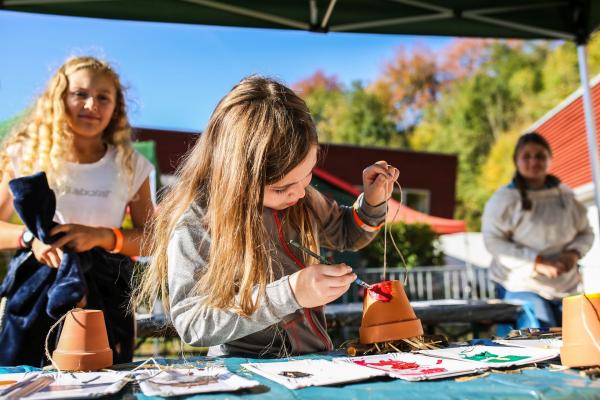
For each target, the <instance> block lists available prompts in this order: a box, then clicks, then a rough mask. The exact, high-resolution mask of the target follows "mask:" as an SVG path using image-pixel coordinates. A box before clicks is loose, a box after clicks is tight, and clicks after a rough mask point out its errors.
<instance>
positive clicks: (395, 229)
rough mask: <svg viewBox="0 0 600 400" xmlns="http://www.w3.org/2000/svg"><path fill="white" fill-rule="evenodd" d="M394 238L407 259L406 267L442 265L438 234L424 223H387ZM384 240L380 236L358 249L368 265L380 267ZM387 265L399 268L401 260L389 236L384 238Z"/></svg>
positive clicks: (381, 265)
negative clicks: (385, 239) (386, 238)
mask: <svg viewBox="0 0 600 400" xmlns="http://www.w3.org/2000/svg"><path fill="white" fill-rule="evenodd" d="M390 232H391V234H392V235H393V237H394V241H395V242H396V244H397V245H398V248H399V250H400V251H401V253H402V256H403V257H404V260H405V261H406V266H407V267H408V268H412V267H418V266H431V265H442V264H443V261H444V260H443V256H442V253H441V250H440V245H439V236H438V235H437V234H436V233H435V232H434V231H433V230H432V229H431V226H429V225H427V224H403V223H396V224H391V225H390ZM383 254H384V240H383V235H379V237H377V238H376V239H375V240H374V241H373V242H371V243H370V244H369V245H368V246H367V247H365V248H364V249H362V250H361V255H362V256H363V257H364V258H365V260H366V261H367V266H368V267H373V268H381V267H383ZM387 263H388V267H392V268H393V267H402V266H403V264H402V259H401V257H400V255H399V254H398V253H397V252H396V250H395V249H394V247H393V245H392V243H391V242H390V239H389V237H388V240H387Z"/></svg>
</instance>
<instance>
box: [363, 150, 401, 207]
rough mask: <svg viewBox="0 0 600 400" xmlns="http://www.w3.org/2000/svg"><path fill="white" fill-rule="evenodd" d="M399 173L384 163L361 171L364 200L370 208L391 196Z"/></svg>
mask: <svg viewBox="0 0 600 400" xmlns="http://www.w3.org/2000/svg"><path fill="white" fill-rule="evenodd" d="M399 176H400V171H399V170H398V168H395V167H393V166H391V165H389V164H388V163H387V162H385V161H377V162H376V163H375V164H373V165H369V166H368V167H367V168H365V169H364V170H363V187H364V192H365V200H366V201H367V203H368V204H370V205H372V206H376V205H379V204H381V203H383V202H385V201H387V199H389V198H390V196H391V195H392V191H393V190H394V182H395V181H397V180H398V177H399Z"/></svg>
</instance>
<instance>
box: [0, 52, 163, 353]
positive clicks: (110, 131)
mask: <svg viewBox="0 0 600 400" xmlns="http://www.w3.org/2000/svg"><path fill="white" fill-rule="evenodd" d="M152 169H153V167H152V164H151V163H150V162H149V161H147V160H146V159H145V158H144V157H142V156H141V155H140V154H139V153H137V152H136V151H134V149H133V148H132V146H131V138H130V125H129V122H128V119H127V114H126V104H125V96H124V90H123V87H122V86H121V82H120V79H119V76H118V75H117V73H116V72H115V71H114V70H113V69H112V68H111V66H110V65H109V64H107V63H106V62H104V61H101V60H98V59H96V58H93V57H74V58H70V59H68V60H67V61H66V62H65V63H64V64H63V65H62V66H61V67H60V68H59V69H58V70H57V71H56V73H55V74H54V75H53V76H52V78H51V79H50V81H49V83H48V86H47V88H46V90H45V91H44V92H43V94H42V95H41V96H40V97H39V98H38V99H37V101H36V102H35V104H34V106H33V107H32V108H31V110H30V111H29V113H28V115H26V116H25V117H24V118H23V120H22V123H21V124H20V125H19V126H17V127H16V129H14V130H13V131H12V133H11V134H10V135H9V136H8V137H7V138H6V139H5V141H4V143H3V144H2V147H1V149H0V172H1V178H2V179H1V181H0V249H2V250H18V253H17V254H20V253H19V251H20V252H21V253H24V252H27V251H31V252H32V254H33V256H34V257H35V259H37V261H38V262H39V263H40V264H43V265H46V266H47V267H49V268H58V267H59V266H60V264H61V261H62V258H63V250H64V249H68V250H69V251H72V252H76V253H82V252H86V251H88V250H91V249H104V250H106V251H107V252H106V253H108V252H112V253H120V254H122V255H124V256H135V255H139V254H140V248H141V247H140V246H141V237H142V233H143V229H144V227H145V225H146V222H147V221H148V219H149V217H150V215H151V213H152V210H153V202H152V199H151V190H150V183H149V182H150V181H149V176H150V173H151V172H152ZM40 171H43V172H45V173H46V176H47V178H48V183H49V185H50V188H51V189H52V190H53V191H54V193H55V195H56V214H55V216H54V221H55V222H57V223H58V225H57V226H55V227H54V228H53V229H52V230H51V231H50V235H51V236H52V237H54V236H55V235H58V234H62V237H60V238H59V239H58V240H56V241H55V242H53V243H52V244H45V243H43V242H41V241H40V240H38V239H37V238H35V237H34V236H33V234H32V233H31V232H29V231H27V229H25V228H24V227H23V226H22V225H18V224H14V223H11V222H8V221H9V219H10V216H11V215H12V214H13V212H14V207H13V195H12V193H11V191H10V188H9V185H8V182H9V181H10V180H11V179H13V178H19V177H23V176H28V175H31V174H33V173H36V172H40ZM40 200H41V199H40ZM127 208H129V210H130V213H131V219H132V222H133V228H132V229H127V230H122V229H120V228H121V225H122V223H123V219H124V216H125V212H126V209H127ZM122 258H123V259H124V260H126V261H128V262H130V260H128V258H127V257H122ZM125 264H127V263H125ZM121 265H124V264H123V263H121ZM119 268H120V267H119ZM96 272H98V271H96ZM118 273H119V274H121V273H123V270H119V271H118ZM123 275H125V274H124V273H123ZM130 275H131V273H130ZM87 279H89V278H87ZM113 284H114V282H113ZM128 285H129V284H128ZM128 285H127V286H128ZM88 286H89V282H88ZM115 290H116V289H115ZM99 291H100V292H102V291H103V290H102V289H101V290H99ZM121 292H123V291H120V292H119V296H121V295H122V293H121ZM129 293H130V292H129V291H128V292H127V296H129ZM88 300H92V299H89V298H86V297H84V298H82V299H81V301H80V303H79V306H85V305H86V303H87V302H88ZM126 300H127V299H126ZM125 303H126V301H125ZM94 305H95V303H93V304H92V306H94ZM123 315H124V311H123ZM109 319H110V317H109ZM130 322H131V326H128V327H126V331H127V335H128V337H129V336H131V337H132V336H133V323H132V320H131V321H130ZM127 324H129V322H127ZM42 334H43V335H45V332H40V333H39V335H42ZM128 340H129V339H128ZM111 345H112V339H111ZM127 346H129V344H128V345H127ZM116 352H117V354H116V360H118V361H126V360H127V358H130V355H128V356H125V357H124V358H119V357H118V355H119V349H116Z"/></svg>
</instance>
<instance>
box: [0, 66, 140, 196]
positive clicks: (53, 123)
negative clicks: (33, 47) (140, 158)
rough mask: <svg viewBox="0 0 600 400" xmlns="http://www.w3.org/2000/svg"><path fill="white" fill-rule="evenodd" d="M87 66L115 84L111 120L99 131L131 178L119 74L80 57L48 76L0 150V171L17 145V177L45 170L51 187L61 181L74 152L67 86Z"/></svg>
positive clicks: (128, 138)
mask: <svg viewBox="0 0 600 400" xmlns="http://www.w3.org/2000/svg"><path fill="white" fill-rule="evenodd" d="M82 69H90V70H92V71H94V72H96V73H98V74H102V75H105V76H107V77H109V78H110V79H111V80H112V82H113V84H114V85H115V91H116V99H115V100H116V104H115V110H114V112H113V115H112V118H111V120H110V123H109V124H108V126H107V127H106V129H105V130H104V132H103V133H102V140H103V141H104V143H107V144H112V145H114V146H115V149H116V151H117V162H118V163H119V164H120V165H121V166H122V167H123V170H124V172H125V174H126V175H125V176H126V178H127V180H128V182H131V180H132V177H133V168H134V166H133V147H132V146H131V129H130V125H129V121H128V119H127V111H126V103H125V94H124V89H123V87H122V85H121V82H120V79H119V75H118V74H117V73H116V72H115V71H114V70H113V69H112V68H111V66H110V65H109V64H108V63H106V62H105V61H102V60H99V59H97V58H94V57H88V56H82V57H72V58H70V59H68V60H67V61H66V62H65V63H64V64H63V65H62V66H61V67H60V68H59V69H58V70H57V71H56V73H55V74H54V75H53V76H52V78H50V81H49V82H48V86H47V87H46V90H45V91H44V93H42V95H41V96H40V97H39V98H38V99H37V101H36V102H35V105H34V106H33V107H32V109H31V111H30V112H29V113H28V114H27V115H26V116H25V117H24V118H23V120H22V122H21V123H19V124H18V125H17V126H16V128H15V129H13V130H12V132H11V134H10V135H9V136H8V137H7V138H6V140H5V141H4V142H3V144H2V148H1V149H0V174H3V173H4V172H5V171H6V169H7V166H8V165H9V163H10V157H9V155H8V154H7V149H8V148H10V147H11V146H14V145H18V146H19V152H20V162H19V165H18V166H17V171H15V173H16V174H17V176H22V175H30V174H32V173H34V172H38V171H45V172H46V175H47V176H48V180H49V181H50V185H51V187H52V188H53V189H59V190H60V187H61V185H62V183H64V181H65V179H66V177H65V176H64V171H65V169H64V168H63V166H64V163H65V161H66V160H67V159H68V155H69V153H71V152H72V151H74V148H73V133H72V132H71V129H70V127H69V117H68V115H67V112H66V110H65V96H66V93H67V90H68V88H69V75H71V74H73V73H74V72H76V71H79V70H82Z"/></svg>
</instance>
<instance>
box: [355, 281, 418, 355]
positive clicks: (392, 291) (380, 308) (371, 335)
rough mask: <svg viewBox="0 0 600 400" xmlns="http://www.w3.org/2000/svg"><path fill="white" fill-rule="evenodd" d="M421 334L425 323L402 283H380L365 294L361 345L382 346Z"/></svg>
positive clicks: (360, 333)
mask: <svg viewBox="0 0 600 400" xmlns="http://www.w3.org/2000/svg"><path fill="white" fill-rule="evenodd" d="M421 335H423V326H422V325H421V320H420V319H418V318H417V316H416V315H415V312H414V310H413V308H412V306H411V305H410V302H409V301H408V297H406V292H405V291H404V286H403V285H402V283H401V282H400V281H384V282H380V283H377V284H375V285H373V289H368V290H367V291H366V292H365V298H364V302H363V316H362V323H361V327H360V330H359V336H360V342H361V343H363V344H368V343H379V342H386V341H391V340H400V339H406V338H410V337H413V336H421Z"/></svg>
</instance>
